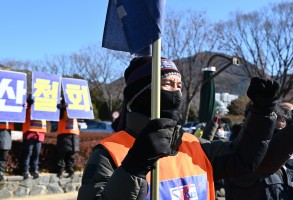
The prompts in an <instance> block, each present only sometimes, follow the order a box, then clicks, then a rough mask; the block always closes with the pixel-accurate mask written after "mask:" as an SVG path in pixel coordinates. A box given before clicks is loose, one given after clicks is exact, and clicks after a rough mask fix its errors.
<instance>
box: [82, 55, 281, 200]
mask: <svg viewBox="0 0 293 200" xmlns="http://www.w3.org/2000/svg"><path fill="white" fill-rule="evenodd" d="M151 60H152V58H151V57H137V58H134V59H133V60H132V61H131V62H130V65H129V67H128V68H127V69H126V71H125V73H124V78H125V81H126V87H125V89H124V107H123V111H122V114H121V120H120V125H119V128H118V131H119V132H117V133H114V134H113V135H111V136H110V137H108V138H106V139H104V140H102V141H100V142H99V144H98V145H97V146H96V147H95V148H94V150H93V152H92V154H91V155H90V157H89V160H88V162H87V165H86V167H85V170H84V172H83V177H82V185H81V187H80V189H79V192H78V199H80V200H83V199H88V200H91V199H127V200H131V199H136V200H141V199H146V198H147V199H148V198H149V196H148V195H149V188H150V184H151V182H150V173H149V172H150V171H151V170H152V169H153V168H154V163H155V162H156V161H157V160H159V161H160V162H159V167H160V169H159V171H160V177H159V183H158V184H159V187H160V191H159V196H160V199H172V198H176V199H178V198H180V199H192V198H193V199H205V200H207V199H215V194H214V180H218V179H222V178H224V177H226V178H227V177H230V178H232V177H238V176H243V175H244V174H247V173H251V172H253V171H254V169H255V168H256V167H257V166H258V164H259V163H260V162H261V159H262V158H263V156H264V155H265V152H266V149H267V140H269V139H270V138H271V136H272V134H273V128H274V125H275V121H276V116H275V115H274V114H273V112H272V111H273V108H274V106H275V102H276V100H277V93H278V89H279V84H278V83H277V82H275V81H271V80H264V79H260V78H253V79H252V80H251V83H250V86H249V88H248V90H247V94H248V97H249V98H251V100H252V101H253V102H254V103H255V104H254V106H253V108H252V109H251V110H250V113H249V115H248V117H247V118H246V121H245V126H244V127H243V129H242V130H241V136H242V137H241V139H239V140H238V141H237V143H235V144H234V143H232V142H230V141H226V142H224V141H207V140H204V139H201V138H199V139H197V138H196V137H195V136H194V135H192V134H190V133H183V132H182V131H181V130H182V129H181V127H180V125H179V124H178V122H179V118H180V112H181V103H182V94H181V87H182V82H181V75H180V73H179V71H178V70H177V67H176V65H175V64H174V62H172V61H171V60H169V59H165V58H162V59H161V106H160V112H161V113H160V116H161V118H159V119H151V69H152V67H151V66H152V62H151ZM260 127H261V130H262V131H260ZM248 145H249V148H247V146H248ZM178 189H179V190H178ZM175 196H176V197H175Z"/></svg>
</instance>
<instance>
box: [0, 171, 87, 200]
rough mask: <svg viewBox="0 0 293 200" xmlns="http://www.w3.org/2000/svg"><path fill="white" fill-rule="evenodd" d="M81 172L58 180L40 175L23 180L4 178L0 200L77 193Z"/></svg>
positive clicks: (50, 176)
mask: <svg viewBox="0 0 293 200" xmlns="http://www.w3.org/2000/svg"><path fill="white" fill-rule="evenodd" d="M81 177H82V173H81V172H75V173H74V174H73V175H72V176H71V177H68V176H66V174H65V176H64V177H61V178H58V177H57V176H56V174H42V173H41V174H40V177H39V178H37V179H33V178H32V177H30V178H28V179H26V180H23V177H22V176H5V182H4V183H2V184H1V183H0V199H10V198H16V197H28V196H39V195H47V194H58V193H67V192H73V191H78V189H79V187H80V185H81Z"/></svg>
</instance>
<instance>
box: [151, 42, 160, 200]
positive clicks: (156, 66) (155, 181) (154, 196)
mask: <svg viewBox="0 0 293 200" xmlns="http://www.w3.org/2000/svg"><path fill="white" fill-rule="evenodd" d="M151 95H152V96H151V99H152V100H151V108H152V109H151V118H152V119H157V118H160V110H161V109H160V108H161V107H160V102H161V38H160V39H158V40H157V41H155V42H154V43H153V44H152V93H151ZM159 174H160V171H159V160H158V161H157V162H156V163H155V168H154V169H153V170H152V171H151V200H158V199H159Z"/></svg>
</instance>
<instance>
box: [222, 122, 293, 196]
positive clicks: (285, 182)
mask: <svg viewBox="0 0 293 200" xmlns="http://www.w3.org/2000/svg"><path fill="white" fill-rule="evenodd" d="M292 133H293V125H292V124H290V125H288V126H287V127H285V128H284V129H282V130H280V131H279V132H278V133H276V135H274V136H273V138H272V140H271V142H270V144H269V148H268V151H267V155H266V156H265V157H264V160H263V161H262V163H261V165H260V166H259V167H258V168H257V170H256V172H255V173H252V174H249V175H247V176H243V177H241V178H236V179H226V180H225V194H226V200H234V199H237V200H246V199H252V200H254V199H255V200H270V199H274V200H291V199H293V157H291V159H290V158H289V157H290V154H292V153H293V145H292V141H293V134H292ZM285 136H286V137H285ZM280 142H282V144H281V145H280ZM288 158H289V160H288ZM286 160H287V161H286ZM284 162H286V163H285V164H284V165H282V164H283V163H284ZM280 166H281V167H280Z"/></svg>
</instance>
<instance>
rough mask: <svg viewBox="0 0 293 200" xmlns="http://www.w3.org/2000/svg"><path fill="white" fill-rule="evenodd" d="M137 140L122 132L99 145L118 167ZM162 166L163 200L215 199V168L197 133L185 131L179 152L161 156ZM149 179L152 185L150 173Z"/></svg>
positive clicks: (160, 164) (161, 189)
mask: <svg viewBox="0 0 293 200" xmlns="http://www.w3.org/2000/svg"><path fill="white" fill-rule="evenodd" d="M134 140H135V138H134V137H132V136H131V135H130V134H128V133H127V132H125V131H120V132H118V133H115V134H113V135H112V136H110V137H108V138H106V139H104V140H102V141H101V142H100V144H102V145H103V146H104V147H106V148H107V150H108V151H109V153H110V155H111V157H112V159H113V161H114V163H115V164H116V166H117V167H118V166H120V165H121V162H122V161H123V159H124V158H125V156H126V154H127V152H128V150H129V149H130V148H131V147H132V145H133V143H134ZM159 166H160V169H159V171H160V175H159V180H160V185H159V188H160V192H159V193H160V199H199V200H211V199H215V191H214V179H213V168H212V165H211V163H210V161H209V160H208V158H207V157H206V155H205V153H204V151H203V150H202V148H201V145H200V143H199V141H198V139H197V138H196V137H195V136H193V135H191V134H188V133H186V134H183V137H182V144H181V146H180V147H179V152H178V154H177V155H176V156H168V157H164V158H161V159H160V162H159ZM147 181H148V187H150V173H148V174H147ZM149 198H150V197H149V194H148V196H147V199H149Z"/></svg>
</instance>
